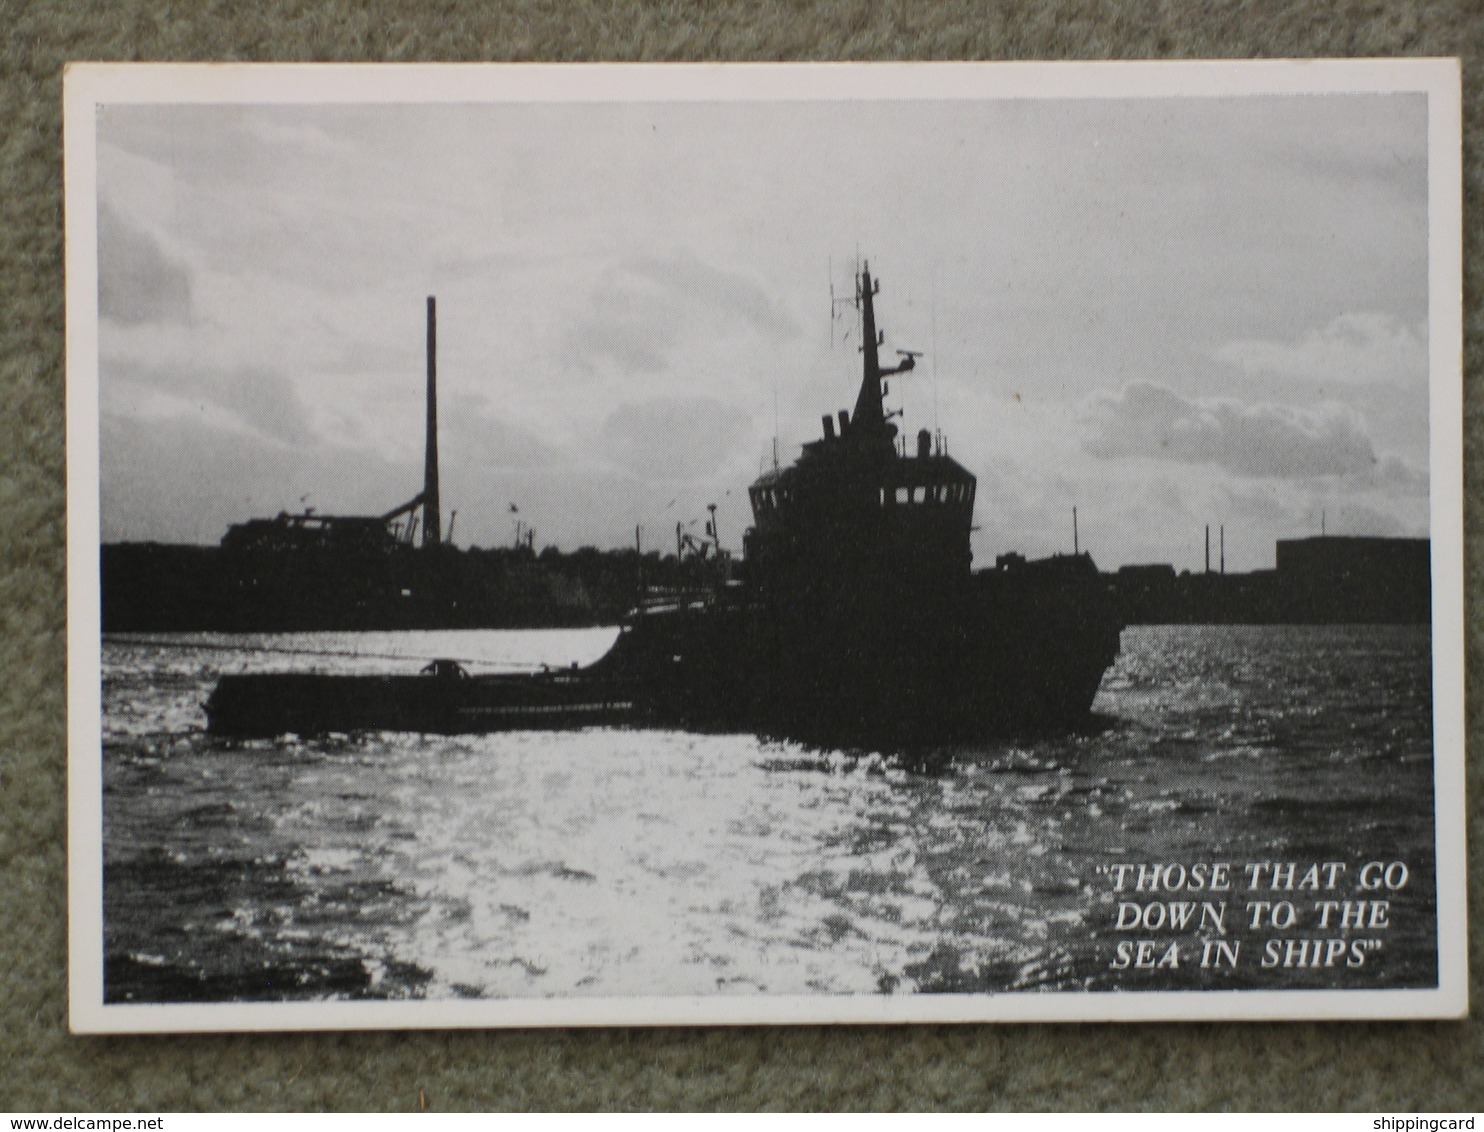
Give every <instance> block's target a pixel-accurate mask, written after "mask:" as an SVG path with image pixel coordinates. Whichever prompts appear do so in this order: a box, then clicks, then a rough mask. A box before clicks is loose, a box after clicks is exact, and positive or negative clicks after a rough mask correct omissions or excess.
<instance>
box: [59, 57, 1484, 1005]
mask: <svg viewBox="0 0 1484 1132" xmlns="http://www.w3.org/2000/svg"><path fill="white" fill-rule="evenodd" d="M65 103H66V117H65V176H66V236H67V247H66V267H67V284H66V285H67V323H68V339H67V413H68V419H67V437H68V532H69V540H68V546H69V551H68V553H69V561H68V570H69V589H68V594H69V610H68V632H69V703H70V707H69V712H70V719H69V727H70V732H69V792H70V797H69V912H70V928H69V930H70V941H69V948H70V993H71V1021H72V1026H73V1028H74V1030H76V1031H78V1032H85V1033H110V1032H115V1033H116V1032H139V1031H205V1030H293V1029H341V1028H396V1027H490V1026H555V1025H612V1024H624V1025H632V1024H638V1025H661V1024H677V1023H683V1024H729V1023H777V1024H784V1023H805V1022H808V1023H852V1022H854V1023H860V1022H912V1021H934V1022H943V1021H1039V1020H1045V1021H1051V1020H1090V1021H1096V1020H1128V1019H1170V1020H1174V1019H1259V1018H1260V1019H1317V1018H1324V1019H1335V1018H1423V1017H1431V1018H1441V1017H1458V1016H1460V1015H1462V1014H1463V1013H1465V1012H1466V1010H1467V987H1466V922H1467V917H1466V910H1465V852H1464V808H1463V784H1464V695H1463V630H1462V624H1463V620H1462V609H1463V570H1462V554H1463V551H1462V548H1463V537H1462V522H1463V520H1462V490H1463V478H1462V383H1461V371H1462V361H1461V358H1462V353H1461V351H1462V316H1461V187H1460V186H1461V175H1460V169H1461V154H1460V135H1461V126H1460V96H1459V70H1458V64H1457V62H1456V61H1454V60H1412V59H1409V60H1385V61H1379V60H1360V61H1333V62H1331V61H1320V62H1314V61H1309V62H1282V61H1269V62H1228V63H1215V62H1212V63H1096V64H1093V63H1077V64H1013V65H1008V64H1007V65H1001V64H957V63H951V64H861V65H855V64H850V65H845V64H829V65H657V66H650V65H580V66H570V65H513V66H512V65H490V66H485V65H473V66H464V65H459V66H447V65H415V66H320V65H313V66H278V65H271V66H270V65H154V64H139V65H134V64H124V65H111V64H110V65H104V64H81V65H74V66H72V67H71V68H70V69H69V71H68V74H67V78H66V89H65Z"/></svg>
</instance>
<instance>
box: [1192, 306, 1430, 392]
mask: <svg viewBox="0 0 1484 1132" xmlns="http://www.w3.org/2000/svg"><path fill="white" fill-rule="evenodd" d="M1212 356H1213V357H1215V358H1216V359H1217V360H1218V361H1223V362H1226V363H1227V364H1229V365H1232V366H1235V367H1236V368H1237V369H1239V370H1241V371H1242V372H1243V373H1245V374H1247V375H1248V376H1272V377H1282V378H1288V379H1291V380H1299V381H1312V382H1317V383H1319V384H1331V385H1352V384H1361V383H1370V382H1387V383H1391V384H1400V383H1404V382H1405V383H1413V382H1422V383H1426V381H1427V330H1426V325H1425V324H1424V323H1418V324H1415V325H1408V324H1406V323H1404V322H1402V321H1401V320H1400V319H1398V318H1396V317H1395V316H1394V315H1389V314H1383V313H1379V312H1374V311H1371V312H1364V313H1358V314H1342V315H1340V316H1339V317H1337V318H1335V319H1334V320H1333V321H1331V322H1330V323H1329V325H1327V326H1324V327H1322V328H1320V329H1318V330H1312V331H1310V332H1309V333H1308V334H1306V335H1304V336H1303V337H1302V338H1298V339H1296V340H1292V341H1288V342H1264V341H1259V340H1256V339H1239V340H1236V341H1233V342H1228V343H1226V344H1225V345H1223V346H1221V347H1219V348H1217V349H1216V350H1213V351H1212Z"/></svg>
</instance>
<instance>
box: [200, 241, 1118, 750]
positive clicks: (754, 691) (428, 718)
mask: <svg viewBox="0 0 1484 1132" xmlns="http://www.w3.org/2000/svg"><path fill="white" fill-rule="evenodd" d="M879 286H880V285H879V283H877V282H876V281H875V280H873V279H872V277H871V272H870V266H869V264H866V265H864V266H863V267H862V270H861V271H860V273H859V275H858V277H857V278H856V281H855V303H856V305H857V307H858V309H859V311H860V316H861V324H862V331H863V334H862V342H863V345H862V349H861V353H862V359H863V362H862V367H863V372H862V375H861V384H860V390H859V392H858V394H857V396H856V400H855V406H854V409H853V410H850V411H846V410H842V411H840V413H839V414H838V416H836V417H831V416H828V415H826V416H825V417H823V419H822V435H821V436H820V438H819V439H817V440H815V441H812V442H810V443H808V444H806V445H804V448H803V452H802V454H801V455H800V457H799V459H798V460H797V461H796V462H795V463H793V464H792V465H790V466H788V467H782V468H774V469H772V470H770V471H768V472H767V473H765V474H764V475H763V476H761V477H760V478H759V479H758V480H757V481H756V482H755V483H753V484H752V486H751V488H750V489H749V495H750V498H751V503H752V510H753V517H754V526H753V527H751V528H750V529H749V530H748V531H747V532H746V534H745V536H744V540H743V562H742V577H741V578H740V579H739V580H737V581H736V582H733V583H732V584H721V583H718V584H717V585H716V586H715V587H713V588H711V589H709V590H707V591H705V592H701V593H696V594H691V595H685V596H681V597H675V598H671V599H670V600H667V601H664V602H662V603H659V604H650V605H644V604H641V606H640V608H639V609H637V610H636V611H635V612H634V613H633V614H631V616H630V617H629V618H628V619H627V621H626V622H625V624H624V625H623V626H622V628H621V631H620V634H619V638H618V640H617V641H616V642H615V644H614V646H613V648H612V649H611V650H610V651H609V653H608V654H607V655H605V656H604V657H602V658H601V659H600V660H598V661H597V662H596V663H594V664H592V665H589V666H587V667H585V668H578V669H572V670H566V671H562V672H559V673H550V672H545V673H536V674H530V675H527V676H468V675H466V674H464V673H463V672H462V670H460V669H458V668H457V666H454V665H452V664H451V663H450V662H438V663H437V664H435V665H432V666H430V671H428V672H426V673H425V674H424V675H422V676H404V677H355V676H320V675H288V674H284V675H273V674H269V675H245V676H224V677H222V678H221V680H220V681H219V682H218V685H217V688H216V690H215V691H214V693H213V694H212V696H211V699H210V700H209V701H208V703H207V705H206V710H207V718H208V721H209V728H210V730H212V731H214V732H218V733H224V734H256V735H272V734H279V733H282V732H288V731H292V732H298V733H312V732H317V731H349V730H358V729H365V728H381V729H410V730H425V731H440V732H455V731H493V730H506V729H516V728H529V727H572V726H584V725H589V724H593V723H604V724H610V725H611V724H615V723H619V724H634V725H644V726H663V727H678V728H694V729H704V730H713V729H719V730H745V731H756V732H759V733H763V734H770V735H777V736H784V737H791V738H798V739H802V740H805V741H810V742H817V743H821V744H826V745H845V744H859V743H871V744H893V745H914V744H917V743H924V742H940V741H944V740H954V739H966V738H974V737H980V736H985V735H991V734H1005V733H1013V732H1016V731H1021V730H1026V729H1037V730H1039V729H1066V728H1073V727H1076V726H1077V725H1079V724H1082V723H1085V722H1086V721H1087V720H1088V718H1089V715H1090V712H1091V707H1092V701H1093V697H1094V696H1095V695H1096V693H1097V689H1098V685H1099V683H1100V682H1101V680H1102V677H1103V673H1104V672H1105V671H1106V670H1107V668H1108V666H1109V665H1110V664H1112V662H1113V660H1114V658H1115V657H1116V656H1117V655H1118V649H1119V637H1120V634H1121V632H1122V629H1123V619H1122V616H1121V610H1120V607H1119V604H1118V602H1117V600H1116V598H1115V597H1114V595H1113V594H1112V593H1111V592H1110V590H1109V588H1108V586H1107V584H1106V583H1105V582H1104V580H1103V579H1102V577H1101V575H1100V574H1099V573H1098V570H1097V567H1096V566H1095V565H1094V563H1093V561H1092V558H1091V556H1090V555H1088V554H1086V553H1077V554H1072V555H1056V556H1053V557H1051V558H1047V559H1042V560H1039V561H1027V560H1025V559H1024V558H1023V557H1021V556H1019V555H1004V556H1001V557H1000V558H999V560H998V561H997V562H996V564H995V566H994V567H993V568H991V569H985V570H979V571H975V570H974V569H973V566H972V550H971V547H970V534H971V531H972V530H973V519H974V497H975V488H976V480H975V477H974V475H973V474H972V473H971V472H970V471H969V470H968V469H966V468H965V467H963V465H961V464H959V463H958V462H957V461H956V460H954V459H953V458H952V457H950V456H949V455H948V454H947V452H946V451H945V449H944V445H943V442H942V440H941V438H936V439H935V438H934V437H933V435H932V434H931V433H929V432H928V431H927V430H926V429H924V430H922V431H920V432H919V433H917V435H916V438H915V444H913V445H911V446H909V445H908V444H906V443H905V442H904V441H903V440H902V439H901V438H899V435H898V429H897V427H896V425H895V424H893V423H892V421H891V419H890V418H889V415H888V414H887V412H886V411H885V408H884V405H883V384H884V382H885V380H886V379H887V378H888V377H890V376H891V375H893V374H902V373H907V372H909V371H911V370H912V369H913V368H914V366H915V363H916V357H917V355H916V354H914V353H912V352H910V351H898V352H897V359H898V360H896V361H895V362H894V363H893V364H889V365H882V363H881V359H880V348H881V347H882V346H883V345H884V342H885V335H884V333H882V332H880V331H878V330H877V327H876V315H875V297H876V295H877V294H878V293H879Z"/></svg>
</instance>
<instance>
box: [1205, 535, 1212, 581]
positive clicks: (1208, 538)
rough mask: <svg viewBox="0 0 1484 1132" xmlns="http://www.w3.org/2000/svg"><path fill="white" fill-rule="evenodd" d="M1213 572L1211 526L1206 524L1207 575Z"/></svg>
mask: <svg viewBox="0 0 1484 1132" xmlns="http://www.w3.org/2000/svg"><path fill="white" fill-rule="evenodd" d="M1210 572H1211V524H1210V523H1207V524H1206V573H1208V574H1209V573H1210Z"/></svg>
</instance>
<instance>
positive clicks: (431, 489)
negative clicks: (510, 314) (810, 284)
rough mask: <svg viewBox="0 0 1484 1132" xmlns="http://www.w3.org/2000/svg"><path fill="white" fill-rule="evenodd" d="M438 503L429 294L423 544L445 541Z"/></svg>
mask: <svg viewBox="0 0 1484 1132" xmlns="http://www.w3.org/2000/svg"><path fill="white" fill-rule="evenodd" d="M441 514H442V510H441V508H440V507H439V503H438V300H437V299H435V298H434V297H433V296H432V295H429V296H428V442H427V450H426V456H425V458H424V460H423V546H424V547H429V546H437V545H438V544H439V543H441V542H442V541H443V524H442V520H441V519H440V518H439V516H440V515H441Z"/></svg>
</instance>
